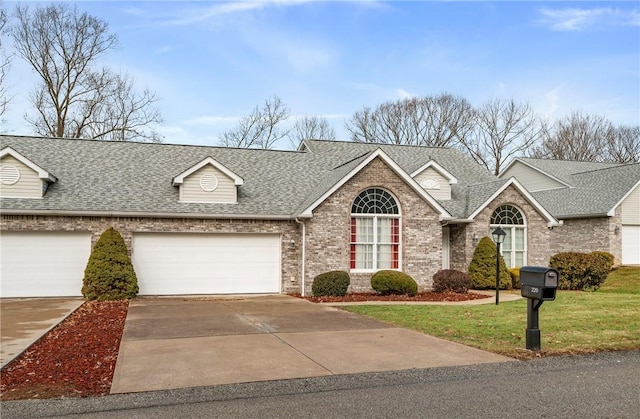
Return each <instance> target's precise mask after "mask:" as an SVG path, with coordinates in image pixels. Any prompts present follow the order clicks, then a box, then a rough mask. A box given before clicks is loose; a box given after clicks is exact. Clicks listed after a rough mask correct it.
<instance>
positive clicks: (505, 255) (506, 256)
mask: <svg viewBox="0 0 640 419" xmlns="http://www.w3.org/2000/svg"><path fill="white" fill-rule="evenodd" d="M502 257H503V258H504V263H505V264H506V265H507V268H511V267H512V266H511V252H502Z"/></svg>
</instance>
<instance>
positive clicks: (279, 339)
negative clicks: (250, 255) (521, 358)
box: [111, 295, 513, 393]
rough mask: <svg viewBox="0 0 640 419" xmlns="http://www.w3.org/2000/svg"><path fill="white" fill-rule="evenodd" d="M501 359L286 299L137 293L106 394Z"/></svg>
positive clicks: (476, 350) (325, 308)
mask: <svg viewBox="0 0 640 419" xmlns="http://www.w3.org/2000/svg"><path fill="white" fill-rule="evenodd" d="M506 361H513V360H512V359H511V358H507V357H504V356H500V355H496V354H493V353H489V352H485V351H481V350H479V349H475V348H471V347H468V346H465V345H460V344H457V343H453V342H448V341H445V340H442V339H438V338H435V337H432V336H428V335H425V334H422V333H418V332H414V331H410V330H407V329H403V328H399V327H394V326H392V325H389V324H386V323H381V322H378V321H376V320H373V319H370V318H367V317H363V316H359V315H356V314H353V313H348V312H345V311H342V310H339V309H336V308H333V307H328V306H324V305H319V304H314V303H310V302H308V301H305V300H302V299H299V298H294V297H289V296H285V295H269V296H253V297H250V296H230V297H219V298H213V297H211V298H201V299H189V298H178V297H175V298H141V299H137V300H134V301H132V302H131V304H130V306H129V313H128V315H127V321H126V323H125V329H124V334H123V338H122V341H121V344H120V353H119V355H118V361H117V365H116V370H115V374H114V378H113V384H112V387H111V392H112V393H128V392H141V391H150V390H163V389H174V388H184V387H195V386H211V385H219V384H231V383H244V382H254V381H265V380H282V379H290V378H304V377H317V376H325V375H333V374H350V373H362V372H375V371H389V370H402V369H412V368H429V367H439V366H454V365H469V364H480V363H492V362H506Z"/></svg>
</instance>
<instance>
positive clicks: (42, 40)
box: [12, 3, 161, 141]
mask: <svg viewBox="0 0 640 419" xmlns="http://www.w3.org/2000/svg"><path fill="white" fill-rule="evenodd" d="M16 15H17V18H18V23H17V25H16V26H15V27H14V28H13V30H12V35H13V39H14V41H15V46H16V51H17V53H18V55H19V56H21V57H22V58H24V59H25V60H26V62H28V63H29V64H30V65H31V67H32V68H33V70H35V72H36V73H37V74H38V75H39V76H40V78H41V83H40V85H39V87H37V88H36V90H34V91H33V92H32V94H31V100H32V102H33V105H34V107H35V116H28V115H27V116H26V117H25V118H26V120H27V121H28V122H29V123H30V124H31V125H32V126H33V128H34V130H35V132H36V133H37V134H38V135H42V136H47V137H71V138H98V139H109V140H123V141H124V140H134V139H137V140H151V141H157V140H158V136H157V135H156V134H155V133H154V132H153V131H151V130H150V129H149V127H150V126H152V125H153V124H154V123H158V122H160V121H161V117H160V114H159V112H158V111H157V110H156V109H155V108H154V107H153V105H154V103H155V102H156V101H157V100H158V98H157V97H156V95H155V94H154V93H152V92H150V91H148V90H145V91H144V92H142V93H137V92H136V91H135V89H134V88H133V80H132V79H131V78H130V77H128V76H126V75H125V76H121V75H118V74H115V73H113V72H112V71H111V70H109V69H107V68H99V67H98V68H96V67H97V66H96V64H97V62H98V60H99V59H100V58H101V57H102V56H103V55H105V54H106V53H107V52H108V51H110V50H112V49H114V48H116V47H117V45H118V39H117V37H116V35H113V34H109V33H108V25H107V23H106V22H104V21H102V20H100V19H97V18H95V17H93V16H90V15H89V14H87V13H80V12H78V10H77V9H76V8H75V7H74V8H71V7H70V6H69V5H68V4H64V3H56V4H51V5H49V6H46V7H36V8H35V9H34V10H33V12H32V13H31V11H30V10H29V9H28V8H27V7H22V6H18V7H17V8H16Z"/></svg>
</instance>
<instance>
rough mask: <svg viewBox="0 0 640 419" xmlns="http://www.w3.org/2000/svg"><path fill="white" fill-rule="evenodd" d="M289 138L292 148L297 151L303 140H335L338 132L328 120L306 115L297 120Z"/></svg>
mask: <svg viewBox="0 0 640 419" xmlns="http://www.w3.org/2000/svg"><path fill="white" fill-rule="evenodd" d="M288 136H289V142H290V144H291V148H293V149H295V148H297V147H298V145H299V144H300V141H302V140H335V139H336V131H335V130H334V129H333V127H332V126H331V125H330V124H329V121H327V118H323V117H320V116H309V115H305V116H303V117H302V118H299V119H297V120H296V123H295V124H294V125H293V128H292V129H291V132H289V135H288Z"/></svg>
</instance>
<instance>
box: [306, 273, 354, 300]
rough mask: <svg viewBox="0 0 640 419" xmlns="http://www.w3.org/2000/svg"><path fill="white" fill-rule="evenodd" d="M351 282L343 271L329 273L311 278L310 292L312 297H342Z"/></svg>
mask: <svg viewBox="0 0 640 419" xmlns="http://www.w3.org/2000/svg"><path fill="white" fill-rule="evenodd" d="M350 282H351V280H350V278H349V274H348V273H347V272H344V271H330V272H325V273H322V274H320V275H318V276H316V277H315V278H313V284H312V285H311V292H312V293H313V296H314V297H319V296H324V295H333V296H339V297H342V296H344V295H346V294H347V289H348V288H349V284H350Z"/></svg>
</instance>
